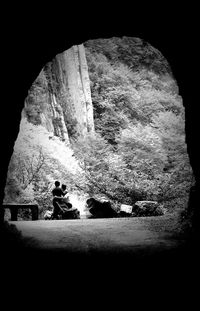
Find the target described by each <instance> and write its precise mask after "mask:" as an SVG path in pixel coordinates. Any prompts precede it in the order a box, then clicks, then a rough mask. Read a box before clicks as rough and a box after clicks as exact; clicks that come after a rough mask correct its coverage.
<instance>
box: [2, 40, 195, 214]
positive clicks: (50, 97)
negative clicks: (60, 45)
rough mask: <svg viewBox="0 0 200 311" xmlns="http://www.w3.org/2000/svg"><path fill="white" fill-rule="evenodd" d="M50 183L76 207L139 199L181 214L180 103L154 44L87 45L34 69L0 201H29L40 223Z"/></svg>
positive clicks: (184, 161) (184, 177)
mask: <svg viewBox="0 0 200 311" xmlns="http://www.w3.org/2000/svg"><path fill="white" fill-rule="evenodd" d="M56 179H58V180H60V181H61V182H63V183H65V184H67V187H68V189H69V192H70V194H71V197H72V198H74V202H75V205H76V206H77V207H78V208H79V209H81V211H83V210H84V202H85V199H86V198H87V197H89V196H94V197H96V198H99V197H100V198H101V197H105V198H107V199H109V200H111V201H112V203H113V204H114V206H115V207H116V208H117V207H118V206H119V204H121V203H128V204H133V203H134V202H135V201H136V200H138V199H139V200H145V199H148V200H157V201H159V202H160V203H162V204H164V206H165V208H166V209H167V210H168V211H172V212H173V211H175V210H177V209H184V208H186V205H187V200H188V194H189V189H190V186H191V184H192V183H193V174H192V170H191V166H190V163H189V158H188V155H187V146H186V143H185V113H184V107H183V103H182V98H181V97H180V95H179V91H178V85H177V83H176V80H175V78H174V77H173V74H172V70H171V68H170V65H169V64H168V62H167V60H166V59H165V58H164V56H163V55H162V54H161V53H160V52H159V51H158V50H157V49H156V48H154V47H152V46H151V45H150V44H149V43H147V42H144V41H143V40H141V39H139V38H128V37H123V38H111V39H96V40H89V41H87V42H85V43H83V44H81V45H78V46H74V47H72V48H70V49H69V50H67V51H64V52H63V53H61V54H59V55H56V57H55V58H54V59H53V60H52V61H51V62H49V63H48V64H46V65H45V66H44V68H42V70H41V72H40V73H39V75H38V77H37V79H36V80H35V81H34V82H33V85H32V87H31V88H30V90H29V91H28V95H27V98H26V99H25V105H24V109H23V111H22V120H21V126H20V132H19V135H18V138H17V141H16V143H15V147H14V153H13V156H12V158H11V162H10V165H9V169H8V177H7V186H6V191H5V201H18V202H19V201H20V202H24V201H26V202H27V201H28V202H30V201H37V202H38V204H39V206H40V212H41V217H42V215H43V213H44V211H45V209H46V208H48V206H50V205H51V189H52V187H53V183H54V181H55V180H56ZM25 216H26V215H22V217H25Z"/></svg>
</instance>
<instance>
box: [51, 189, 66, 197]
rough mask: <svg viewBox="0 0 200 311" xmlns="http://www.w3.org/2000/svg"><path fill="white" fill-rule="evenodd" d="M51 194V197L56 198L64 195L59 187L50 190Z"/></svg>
mask: <svg viewBox="0 0 200 311" xmlns="http://www.w3.org/2000/svg"><path fill="white" fill-rule="evenodd" d="M52 194H53V196H57V197H62V196H63V195H64V193H63V191H62V189H61V188H60V187H55V188H54V189H53V190H52Z"/></svg>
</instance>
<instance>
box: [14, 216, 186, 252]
mask: <svg viewBox="0 0 200 311" xmlns="http://www.w3.org/2000/svg"><path fill="white" fill-rule="evenodd" d="M12 224H14V225H15V226H16V227H17V229H18V230H19V231H21V233H22V236H23V237H24V238H26V240H27V245H28V246H29V247H31V248H33V249H40V250H54V251H67V252H70V253H82V254H92V253H94V252H101V253H113V252H114V253H127V252H128V253H134V254H136V253H137V254H139V255H140V256H143V255H144V256H146V255H148V254H150V253H152V252H155V251H156V252H159V251H167V250H169V251H172V250H175V249H177V247H181V246H182V244H183V243H184V239H183V238H181V237H180V236H179V235H178V234H177V228H178V225H177V219H176V217H173V215H168V216H166V215H165V216H159V217H140V218H139V217H134V218H110V219H75V220H38V221H15V222H12Z"/></svg>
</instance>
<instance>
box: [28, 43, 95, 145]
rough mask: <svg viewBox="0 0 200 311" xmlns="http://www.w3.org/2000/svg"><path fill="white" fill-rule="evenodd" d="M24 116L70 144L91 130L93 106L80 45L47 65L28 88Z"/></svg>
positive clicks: (84, 58)
mask: <svg viewBox="0 0 200 311" xmlns="http://www.w3.org/2000/svg"><path fill="white" fill-rule="evenodd" d="M23 116H24V117H26V118H27V119H28V121H29V122H31V123H33V124H41V125H43V126H44V127H45V128H46V129H47V130H48V131H49V132H52V133H53V134H54V135H56V136H58V137H60V138H61V139H62V140H63V141H65V142H66V143H69V140H70V137H73V136H75V137H77V136H82V137H84V136H85V135H86V134H87V133H88V132H90V133H91V132H94V120H93V105H92V99H91V91H90V79H89V74H88V67H87V61H86V57H85V49H84V46H83V44H81V45H77V46H73V47H71V48H70V49H68V50H67V51H64V52H63V53H61V54H58V55H57V56H56V57H55V58H54V59H53V60H52V61H51V62H49V63H48V64H46V65H45V66H44V68H43V69H42V71H41V72H40V74H39V76H38V77H37V79H36V80H35V82H34V83H33V85H32V87H31V88H30V90H29V93H28V96H27V98H26V100H25V107H24V110H23Z"/></svg>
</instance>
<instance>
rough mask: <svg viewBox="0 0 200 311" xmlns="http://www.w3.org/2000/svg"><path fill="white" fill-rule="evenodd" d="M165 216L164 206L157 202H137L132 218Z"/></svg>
mask: <svg viewBox="0 0 200 311" xmlns="http://www.w3.org/2000/svg"><path fill="white" fill-rule="evenodd" d="M163 214H164V211H163V206H162V205H160V204H159V203H158V202H157V201H137V202H135V204H134V206H133V210H132V216H136V217H142V216H161V215H163Z"/></svg>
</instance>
